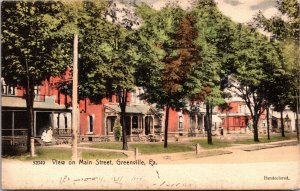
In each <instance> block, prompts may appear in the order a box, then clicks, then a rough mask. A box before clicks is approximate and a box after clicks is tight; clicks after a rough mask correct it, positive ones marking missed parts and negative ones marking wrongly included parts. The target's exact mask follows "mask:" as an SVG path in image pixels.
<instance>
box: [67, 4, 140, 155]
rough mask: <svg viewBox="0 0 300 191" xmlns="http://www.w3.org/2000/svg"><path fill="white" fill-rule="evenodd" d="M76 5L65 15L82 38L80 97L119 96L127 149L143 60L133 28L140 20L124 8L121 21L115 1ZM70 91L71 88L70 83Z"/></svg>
mask: <svg viewBox="0 0 300 191" xmlns="http://www.w3.org/2000/svg"><path fill="white" fill-rule="evenodd" d="M76 4H77V2H75V3H74V4H71V5H70V6H69V9H70V11H69V10H68V9H67V10H66V13H65V15H67V19H68V20H69V22H70V23H73V25H72V26H70V27H71V28H72V27H74V26H75V29H76V30H78V32H79V37H80V41H79V53H80V58H79V63H80V65H79V96H80V98H85V97H88V98H90V99H91V101H92V102H94V103H99V102H101V100H102V98H104V97H110V96H112V95H117V96H118V102H119V106H120V108H121V118H120V122H121V125H122V127H123V128H122V140H123V149H124V150H127V149H128V146H127V139H126V131H127V129H126V127H125V115H126V104H127V95H128V92H129V91H130V90H131V89H132V88H133V87H134V73H135V66H136V64H137V61H138V60H139V58H140V56H139V54H138V52H139V51H138V48H137V45H138V44H139V41H138V38H137V35H136V32H135V31H134V30H131V29H130V28H131V27H132V26H133V25H136V24H137V22H138V21H137V19H136V17H134V15H132V14H133V13H132V12H130V11H129V10H127V9H126V10H124V9H122V10H121V11H123V12H125V13H126V14H125V15H124V16H123V17H121V18H117V17H116V15H117V12H118V11H120V10H119V9H118V8H117V5H116V4H115V3H114V2H109V3H104V2H102V1H93V2H90V1H86V2H82V3H81V4H80V6H81V8H77V7H75V6H74V5H76ZM76 12H77V13H76ZM108 20H112V22H109V21H108ZM66 29H68V28H66ZM66 31H68V30H66ZM63 87H64V86H63ZM67 89H69V90H70V89H71V84H70V83H69V84H68V87H67ZM68 92H70V93H71V91H68Z"/></svg>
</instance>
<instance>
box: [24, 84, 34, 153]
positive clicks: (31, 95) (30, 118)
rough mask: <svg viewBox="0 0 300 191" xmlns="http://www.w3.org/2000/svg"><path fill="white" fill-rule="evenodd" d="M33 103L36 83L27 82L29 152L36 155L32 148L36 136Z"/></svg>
mask: <svg viewBox="0 0 300 191" xmlns="http://www.w3.org/2000/svg"><path fill="white" fill-rule="evenodd" d="M33 103H34V85H33V83H29V80H28V83H27V88H26V107H27V125H28V134H27V152H30V156H31V157H33V156H34V152H33V150H32V148H33V146H34V145H31V144H32V142H31V141H30V139H31V137H34V132H33V128H34V127H33V120H34V116H33Z"/></svg>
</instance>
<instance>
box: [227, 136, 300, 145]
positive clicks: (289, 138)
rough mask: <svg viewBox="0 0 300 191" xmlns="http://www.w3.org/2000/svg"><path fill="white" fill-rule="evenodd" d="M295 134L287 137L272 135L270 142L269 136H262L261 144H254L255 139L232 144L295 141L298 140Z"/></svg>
mask: <svg viewBox="0 0 300 191" xmlns="http://www.w3.org/2000/svg"><path fill="white" fill-rule="evenodd" d="M296 138H297V137H296V135H295V134H286V135H285V137H282V136H281V134H280V135H279V134H275V135H273V134H271V135H270V140H268V137H267V135H261V136H260V137H259V138H258V139H259V142H254V140H253V138H251V139H249V138H248V139H245V140H237V141H234V142H232V143H234V144H258V143H271V142H276V141H287V140H293V139H296Z"/></svg>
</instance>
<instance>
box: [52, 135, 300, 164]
mask: <svg viewBox="0 0 300 191" xmlns="http://www.w3.org/2000/svg"><path fill="white" fill-rule="evenodd" d="M297 144H298V143H297V141H296V140H287V141H278V142H271V143H257V144H251V145H249V144H238V145H233V146H231V147H226V148H219V149H209V150H207V149H201V150H200V152H199V154H198V155H196V151H190V152H178V153H162V154H141V153H139V154H138V156H137V157H136V158H139V159H143V160H149V159H155V160H157V161H160V162H167V161H170V162H171V161H179V160H187V159H197V158H204V157H212V156H217V155H228V154H234V153H240V152H245V151H248V152H251V151H257V150H261V149H270V148H275V147H284V146H294V145H297ZM50 147H56V148H71V145H54V146H50ZM78 149H79V150H94V151H107V152H118V153H124V154H125V155H127V156H128V158H127V159H128V160H134V159H135V154H134V151H131V150H127V151H125V150H116V149H101V148H91V147H86V146H84V144H83V145H79V146H78Z"/></svg>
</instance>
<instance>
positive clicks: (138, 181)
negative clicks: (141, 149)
mask: <svg viewBox="0 0 300 191" xmlns="http://www.w3.org/2000/svg"><path fill="white" fill-rule="evenodd" d="M225 150H230V151H232V152H233V153H232V154H226V155H219V156H211V157H205V158H192V159H183V158H182V159H180V155H182V154H178V156H177V159H176V155H167V154H164V155H153V156H149V155H148V156H141V159H142V161H144V162H145V165H126V164H123V165H118V164H117V162H116V160H114V161H112V164H113V165H97V164H96V163H97V162H96V160H94V161H92V164H89V165H83V164H81V165H79V164H76V165H69V164H68V161H66V164H65V165H54V164H52V161H46V162H45V163H46V164H45V165H33V162H32V161H27V162H21V161H15V160H7V159H4V160H3V161H2V187H3V188H6V189H7V188H11V189H15V188H22V189H41V188H47V189H63V188H69V189H87V188H90V189H108V188H111V189H147V188H152V189H296V188H300V149H299V145H297V146H285V147H277V148H270V149H264V150H257V151H251V152H247V151H243V150H241V149H239V148H229V149H225ZM166 156H169V157H166ZM150 159H152V160H153V161H155V162H156V163H157V165H153V166H152V165H151V164H153V163H151V164H149V160H150ZM175 159H176V160H175ZM130 160H134V159H131V158H129V159H126V160H125V162H126V161H130ZM272 177H273V178H272ZM273 179H274V180H273Z"/></svg>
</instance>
